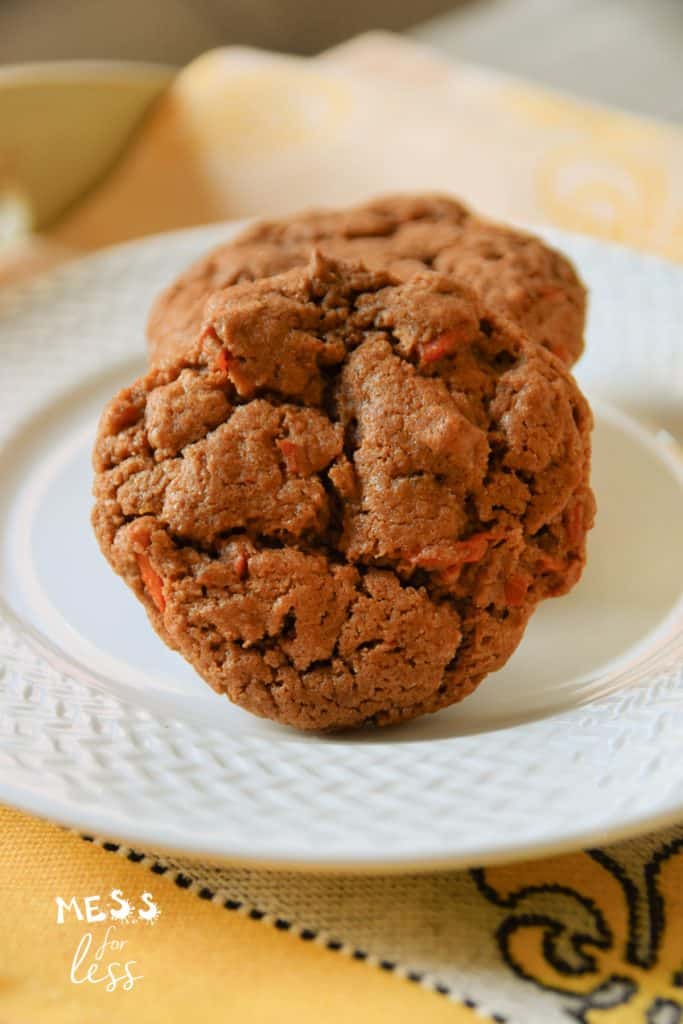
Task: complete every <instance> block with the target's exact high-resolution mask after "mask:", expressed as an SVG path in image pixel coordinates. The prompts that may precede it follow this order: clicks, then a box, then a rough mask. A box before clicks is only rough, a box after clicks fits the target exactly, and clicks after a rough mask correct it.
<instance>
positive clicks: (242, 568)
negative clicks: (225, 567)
mask: <svg viewBox="0 0 683 1024" xmlns="http://www.w3.org/2000/svg"><path fill="white" fill-rule="evenodd" d="M234 569H235V573H236V575H237V578H238V579H240V580H243V579H245V578H246V575H247V572H248V570H249V559H248V558H247V556H246V554H245V552H244V551H240V553H239V554H238V555H237V558H236V559H235V562H234Z"/></svg>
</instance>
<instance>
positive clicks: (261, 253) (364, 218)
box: [148, 196, 586, 366]
mask: <svg viewBox="0 0 683 1024" xmlns="http://www.w3.org/2000/svg"><path fill="white" fill-rule="evenodd" d="M313 245H316V246H318V247H319V248H321V249H322V251H323V252H324V253H325V254H327V255H329V256H335V257H337V258H339V259H345V260H353V261H356V260H361V261H362V262H363V263H364V264H365V265H366V266H367V267H368V268H369V269H371V270H375V269H376V270H385V269H388V270H390V271H391V272H392V273H393V274H395V275H396V276H398V277H400V278H401V279H402V280H407V279H408V278H409V277H410V276H411V275H412V274H414V273H415V272H416V271H419V270H424V269H433V270H438V271H440V272H442V273H445V274H448V275H453V276H455V277H457V278H459V279H460V280H463V281H466V282H468V283H469V284H471V285H472V286H473V287H474V288H475V289H476V290H477V291H478V292H479V294H480V295H481V296H482V298H483V300H484V302H485V304H486V305H487V307H488V308H491V309H493V310H496V311H498V312H501V313H503V314H505V315H506V316H509V317H511V318H512V319H513V320H514V321H515V322H516V323H518V324H519V325H520V326H521V327H522V328H523V329H524V330H525V331H526V332H527V334H528V335H529V336H530V337H531V338H532V339H533V340H535V341H538V342H540V343H541V344H542V345H544V346H545V347H546V348H549V349H550V351H551V352H554V353H555V355H558V356H559V357H560V358H561V359H562V360H563V361H564V362H565V363H566V364H567V365H568V366H571V365H572V364H573V363H574V362H576V360H577V359H578V358H579V356H580V355H581V352H582V350H583V330H584V320H585V312H586V292H585V289H584V287H583V285H582V283H581V281H580V280H579V278H578V277H577V275H576V272H575V270H574V268H573V267H572V265H571V263H570V262H569V261H568V260H567V259H566V258H565V257H564V256H562V255H560V253H558V252H556V251H555V250H553V249H551V248H549V247H548V246H547V245H545V244H544V243H543V242H541V241H540V240H539V239H538V238H534V237H533V236H532V235H527V234H524V233H522V232H520V231H513V230H512V229H511V228H507V227H503V226H501V225H498V224H491V223H488V222H487V221H483V220H481V219H480V218H479V217H476V216H475V215H474V214H472V213H470V211H468V210H467V209H466V208H465V207H464V206H463V205H462V204H461V203H459V202H457V201H456V200H453V199H448V198H446V197H443V196H418V197H411V196H396V197H388V198H385V199H376V200H374V201H373V202H370V203H367V204H366V205H363V206H359V207H356V208H354V209H349V210H339V211H326V212H325V211H322V212H320V211H316V212H312V213H304V214H301V215H299V216H296V217H290V218H285V219H283V220H279V221H269V222H264V223H258V224H255V225H253V226H252V227H250V228H248V229H247V230H246V231H245V232H243V233H242V234H241V235H240V236H239V237H238V238H236V239H235V240H234V241H232V242H229V243H227V244H226V245H221V246H219V247H218V248H217V249H214V250H213V252H211V253H209V254H208V255H207V256H205V257H203V258H202V259H200V260H198V261H197V262H196V263H194V264H193V265H192V266H191V267H190V268H189V269H188V270H186V271H185V273H184V274H181V276H180V277H179V278H178V279H177V280H176V281H175V282H174V283H173V284H172V285H171V286H170V287H169V288H167V289H166V290H165V291H164V292H163V293H162V294H161V295H160V296H159V297H158V298H157V300H156V301H155V303H154V305H153V307H152V311H151V314H150V317H149V323H148V337H149V346H150V355H151V359H152V362H153V363H159V362H162V361H165V360H171V361H172V360H173V359H175V358H176V357H177V356H178V355H179V353H180V352H181V351H182V349H183V348H184V347H187V346H188V345H191V344H192V342H193V341H194V339H195V337H196V334H197V332H198V330H199V328H200V327H201V323H202V319H203V315H204V308H205V303H206V299H207V297H208V296H209V294H210V293H211V292H213V291H216V290H217V289H221V288H225V287H227V286H229V285H232V284H235V283H237V282H240V281H253V280H257V279H258V278H261V277H270V276H271V275H272V274H279V273H282V272H283V271H285V270H290V269H292V268H294V267H298V266H304V265H305V264H306V263H307V262H308V260H309V258H310V252H311V247H312V246H313Z"/></svg>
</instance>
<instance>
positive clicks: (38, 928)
mask: <svg viewBox="0 0 683 1024" xmlns="http://www.w3.org/2000/svg"><path fill="white" fill-rule="evenodd" d="M113 890H118V891H120V892H121V893H122V894H123V896H122V898H128V899H129V901H131V902H135V901H138V902H141V901H140V896H141V894H142V893H143V892H146V891H147V892H149V893H150V896H151V897H152V898H153V902H154V903H155V904H156V905H157V907H158V909H159V917H158V920H156V921H155V923H154V924H153V925H150V924H148V923H146V922H143V921H138V920H136V922H135V923H134V924H128V925H123V924H118V925H117V924H116V923H115V922H112V919H111V918H108V919H107V921H106V922H93V923H92V924H88V922H87V921H79V920H78V919H77V918H76V917H75V911H73V910H72V911H66V912H64V913H63V917H64V921H63V923H62V924H61V925H60V924H58V911H59V907H58V905H57V903H56V900H57V897H60V898H61V899H63V900H64V901H65V902H67V903H68V902H70V901H71V900H72V899H73V897H77V898H78V899H79V900H80V901H81V912H82V913H83V912H84V911H83V909H82V901H83V900H84V898H85V897H87V896H90V897H93V896H99V897H101V898H102V899H101V901H100V905H101V906H102V905H104V903H105V898H106V897H107V896H108V895H109V894H110V893H111V892H112V891H113ZM0 900H1V901H2V902H1V904H0V926H1V929H0V1021H2V1024H100V1022H102V1024H105V1022H106V1024H113V1022H116V1021H127V1022H129V1024H158V1022H159V1021H164V1022H165V1024H187V1022H188V1021H207V1022H213V1021H216V1022H217V1021H221V1022H223V1021H225V1022H226V1024H233V1022H234V1024H252V1022H254V1024H287V1022H288V1021H291V1022H293V1024H294V1022H295V1024H305V1022H306V1021H316V1022H318V1021H325V1024H345V1022H347V1021H350V1020H353V1021H354V1022H357V1024H375V1022H377V1021H381V1020H384V1019H387V1020H389V1019H391V1020H392V1022H393V1021H395V1022H396V1024H415V1022H416V1021H423V1020H429V1021H430V1022H433V1024H441V1022H443V1024H447V1022H453V1021H455V1022H457V1024H459V1022H462V1024H476V1021H477V1018H476V1016H475V1015H474V1014H473V1013H472V1011H470V1010H467V1009H466V1008H464V1007H461V1006H456V1005H454V1004H452V1003H449V1002H447V1001H446V1000H445V999H443V998H440V997H439V996H438V995H435V994H432V993H430V992H428V991H425V989H423V988H420V987H418V986H417V985H414V984H410V983H409V982H407V981H405V982H400V981H397V980H396V979H395V978H392V977H389V976H387V975H386V974H384V973H382V972H381V971H377V970H371V969H369V968H368V967H366V966H365V965H364V964H362V963H360V962H358V961H354V960H353V959H352V958H350V957H342V956H339V955H333V954H332V953H330V952H328V951H326V950H325V949H321V948H319V947H318V946H311V945H310V944H309V943H305V942H302V941H301V940H300V939H298V938H297V937H295V936H294V935H287V934H282V933H280V932H278V931H276V930H275V929H272V928H268V927H264V925H263V924H261V923H259V922H258V921H253V920H250V919H249V918H248V917H245V916H242V915H239V914H237V913H235V912H234V911H233V912H231V911H229V910H226V909H224V908H222V907H220V906H217V905H216V904H214V903H208V902H206V901H204V900H202V899H198V898H197V897H196V896H195V895H193V894H188V893H187V892H185V891H184V890H183V889H182V888H179V887H178V886H176V885H174V884H173V882H172V881H171V880H170V879H169V878H166V877H164V876H160V875H156V874H151V873H150V872H149V871H146V870H145V868H144V867H141V866H138V865H137V864H134V863H131V862H130V861H128V860H126V859H124V858H122V857H115V856H111V854H108V853H106V852H105V851H103V850H101V849H98V848H97V847H92V846H89V845H87V844H86V843H84V842H83V840H82V839H79V838H77V837H74V836H73V835H72V834H70V833H67V832H64V831H63V830H62V829H59V828H56V827H55V826H53V825H46V824H44V823H43V822H39V821H37V820H36V819H35V818H29V817H27V816H26V815H24V814H20V813H19V812H18V811H12V810H9V809H3V808H0ZM146 905H147V904H146V903H145V906H146ZM114 907H115V908H117V907H118V904H117V903H116V902H114ZM91 908H92V910H93V911H94V904H92V903H91ZM97 912H98V913H101V912H102V911H101V909H100V910H98V911H97ZM112 923H113V925H114V931H113V932H111V933H110V936H109V938H110V939H111V940H114V942H117V943H118V942H120V941H121V940H122V941H123V942H124V943H125V946H124V947H123V949H121V950H117V949H113V948H112V946H111V944H110V943H108V945H107V948H105V949H104V950H103V955H102V956H101V958H100V960H99V961H98V960H97V959H96V954H97V953H98V952H99V950H100V949H101V947H102V943H103V941H104V939H105V936H106V933H107V930H108V928H110V927H111V926H112ZM88 934H91V935H92V940H91V943H90V945H89V948H88V950H87V952H86V955H85V956H84V958H83V960H82V961H80V962H78V963H77V964H76V970H75V972H74V978H75V980H72V977H71V972H72V969H73V967H74V956H75V955H76V952H77V950H78V947H79V944H80V943H82V942H83V939H84V936H87V935H88ZM133 961H134V964H133V966H131V967H130V969H129V970H130V974H132V975H133V976H134V977H137V978H138V979H139V980H138V981H135V982H134V984H133V986H132V988H130V989H129V990H126V989H125V988H124V984H125V981H126V980H127V975H126V972H125V964H126V963H131V962H133ZM114 963H118V964H120V965H121V966H120V967H118V968H113V974H114V975H115V976H116V977H117V978H121V979H122V980H121V981H119V982H118V983H117V985H116V987H115V988H114V989H113V991H111V992H107V991H105V989H106V986H107V984H109V978H110V976H109V975H108V974H107V969H108V967H109V966H110V965H111V966H112V967H113V964H114ZM93 964H95V966H96V967H97V970H96V972H95V974H94V975H93V977H95V978H102V977H104V978H105V979H106V980H105V981H96V980H90V981H89V980H87V973H88V969H89V968H90V967H91V966H92V965H93Z"/></svg>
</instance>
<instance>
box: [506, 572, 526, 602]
mask: <svg viewBox="0 0 683 1024" xmlns="http://www.w3.org/2000/svg"><path fill="white" fill-rule="evenodd" d="M529 583H530V580H529V577H528V576H522V575H521V574H517V575H516V576H510V578H509V579H507V580H506V581H505V600H506V601H507V603H508V604H509V605H510V607H511V608H519V607H520V605H522V604H524V598H525V597H526V594H527V590H528V589H529Z"/></svg>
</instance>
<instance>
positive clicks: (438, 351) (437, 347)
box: [420, 331, 462, 363]
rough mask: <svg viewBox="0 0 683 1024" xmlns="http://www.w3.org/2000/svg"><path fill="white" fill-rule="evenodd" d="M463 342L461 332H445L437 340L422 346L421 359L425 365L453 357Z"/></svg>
mask: <svg viewBox="0 0 683 1024" xmlns="http://www.w3.org/2000/svg"><path fill="white" fill-rule="evenodd" d="M461 340H462V334H461V332H460V331H444V332H443V334H440V335H439V336H438V337H437V338H433V339H432V341H427V342H425V343H424V344H423V345H421V346H420V359H421V361H422V362H423V363H435V362H436V361H437V360H438V359H443V357H444V356H448V355H451V353H452V352H453V351H454V350H455V348H456V346H457V344H458V342H459V341H461Z"/></svg>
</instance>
